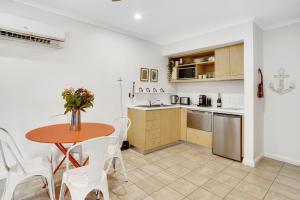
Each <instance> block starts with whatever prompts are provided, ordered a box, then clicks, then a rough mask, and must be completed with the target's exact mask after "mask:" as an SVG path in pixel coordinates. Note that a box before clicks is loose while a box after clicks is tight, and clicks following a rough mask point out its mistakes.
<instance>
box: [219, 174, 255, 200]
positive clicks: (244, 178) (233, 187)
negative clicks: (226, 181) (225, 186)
mask: <svg viewBox="0 0 300 200" xmlns="http://www.w3.org/2000/svg"><path fill="white" fill-rule="evenodd" d="M251 171H252V169H251ZM249 174H250V171H248V172H247V175H246V176H245V177H244V178H242V179H241V180H240V181H239V182H238V184H236V185H235V186H234V187H233V188H232V190H230V192H228V194H227V195H226V196H225V197H224V198H223V199H226V198H227V196H228V195H229V194H230V193H231V192H232V191H233V190H234V189H236V188H237V186H238V185H239V184H240V183H241V182H242V181H243V180H245V178H246V177H247V176H248V175H249Z"/></svg>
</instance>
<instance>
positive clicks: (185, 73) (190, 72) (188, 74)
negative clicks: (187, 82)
mask: <svg viewBox="0 0 300 200" xmlns="http://www.w3.org/2000/svg"><path fill="white" fill-rule="evenodd" d="M195 78H196V67H184V68H178V79H195Z"/></svg>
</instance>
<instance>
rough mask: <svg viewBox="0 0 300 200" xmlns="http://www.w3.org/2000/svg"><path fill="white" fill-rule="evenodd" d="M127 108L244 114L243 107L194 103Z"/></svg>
mask: <svg viewBox="0 0 300 200" xmlns="http://www.w3.org/2000/svg"><path fill="white" fill-rule="evenodd" d="M128 108H131V109H137V110H146V111H147V110H148V111H150V110H163V109H172V108H187V109H189V110H199V111H207V112H212V113H224V114H232V115H244V109H243V108H216V107H198V106H194V105H170V106H164V107H138V106H129V107H128Z"/></svg>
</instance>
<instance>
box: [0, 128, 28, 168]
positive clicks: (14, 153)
mask: <svg viewBox="0 0 300 200" xmlns="http://www.w3.org/2000/svg"><path fill="white" fill-rule="evenodd" d="M5 150H7V151H5ZM0 151H1V156H2V161H3V164H4V166H5V168H6V169H7V170H8V169H9V165H8V163H7V155H6V154H5V152H8V153H9V154H10V155H11V157H12V158H13V159H14V161H15V162H16V164H17V165H18V166H19V167H20V168H21V169H22V171H23V172H24V173H26V171H25V168H24V166H23V161H24V158H23V156H22V153H21V151H20V149H19V147H18V146H17V144H16V142H15V140H14V139H13V137H12V136H11V135H10V134H9V133H8V131H7V130H5V129H4V128H1V127H0Z"/></svg>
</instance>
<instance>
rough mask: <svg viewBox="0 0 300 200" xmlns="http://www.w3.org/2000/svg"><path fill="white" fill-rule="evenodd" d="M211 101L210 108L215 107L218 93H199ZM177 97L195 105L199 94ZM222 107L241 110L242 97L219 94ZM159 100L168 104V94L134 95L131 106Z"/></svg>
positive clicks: (179, 94)
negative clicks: (187, 98) (188, 98)
mask: <svg viewBox="0 0 300 200" xmlns="http://www.w3.org/2000/svg"><path fill="white" fill-rule="evenodd" d="M201 94H202V95H206V96H207V97H210V98H211V99H212V106H213V107H216V106H217V98H218V93H201ZM177 95H178V96H179V97H190V98H191V103H192V104H194V105H196V104H198V103H199V95H200V93H178V94H177ZM221 98H222V107H227V108H228V107H234V108H243V107H244V95H243V94H240V93H221ZM157 99H159V100H160V102H161V103H164V104H170V95H169V94H161V95H159V94H149V95H148V94H142V95H141V94H136V98H135V99H134V100H133V101H131V104H132V105H141V104H148V103H149V100H151V101H153V100H157Z"/></svg>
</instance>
